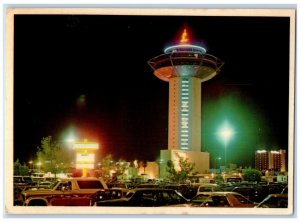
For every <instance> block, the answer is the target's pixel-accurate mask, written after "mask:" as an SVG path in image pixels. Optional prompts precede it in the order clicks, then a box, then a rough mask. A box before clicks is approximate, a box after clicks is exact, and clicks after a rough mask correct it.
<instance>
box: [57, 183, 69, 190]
mask: <svg viewBox="0 0 300 222" xmlns="http://www.w3.org/2000/svg"><path fill="white" fill-rule="evenodd" d="M68 186H69V184H68V182H61V183H60V184H59V185H58V186H57V187H56V190H62V188H63V187H68ZM69 187H70V186H69ZM70 189H71V187H70Z"/></svg>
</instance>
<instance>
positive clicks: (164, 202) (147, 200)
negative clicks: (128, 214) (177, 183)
mask: <svg viewBox="0 0 300 222" xmlns="http://www.w3.org/2000/svg"><path fill="white" fill-rule="evenodd" d="M187 202H188V200H187V199H185V198H184V197H183V196H182V195H181V194H180V193H179V192H177V191H175V190H172V189H158V188H136V189H132V190H130V191H129V192H128V193H127V195H126V196H125V197H124V198H121V199H115V200H106V201H98V202H96V203H95V204H94V206H124V207H159V206H168V205H175V204H184V203H187Z"/></svg>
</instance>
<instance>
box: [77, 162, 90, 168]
mask: <svg viewBox="0 0 300 222" xmlns="http://www.w3.org/2000/svg"><path fill="white" fill-rule="evenodd" d="M76 169H94V164H93V163H76Z"/></svg>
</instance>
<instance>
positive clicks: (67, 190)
mask: <svg viewBox="0 0 300 222" xmlns="http://www.w3.org/2000/svg"><path fill="white" fill-rule="evenodd" d="M107 189H108V188H107V185H106V183H105V182H104V180H103V179H102V178H94V177H80V178H68V179H59V180H58V181H57V182H56V183H54V184H53V186H52V187H51V188H50V189H38V188H31V189H29V190H24V191H23V192H22V194H21V195H22V199H23V201H25V200H26V199H28V198H30V197H46V196H52V197H55V196H58V197H60V196H77V197H84V196H90V195H91V194H94V193H96V192H97V191H100V190H107Z"/></svg>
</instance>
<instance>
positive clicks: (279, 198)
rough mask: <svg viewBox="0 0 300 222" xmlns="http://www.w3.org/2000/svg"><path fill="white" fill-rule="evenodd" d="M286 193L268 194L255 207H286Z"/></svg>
mask: <svg viewBox="0 0 300 222" xmlns="http://www.w3.org/2000/svg"><path fill="white" fill-rule="evenodd" d="M287 207H288V195H287V194H270V195H269V196H267V197H266V198H265V199H264V200H263V201H262V202H260V203H259V204H258V205H257V206H256V208H287Z"/></svg>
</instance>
